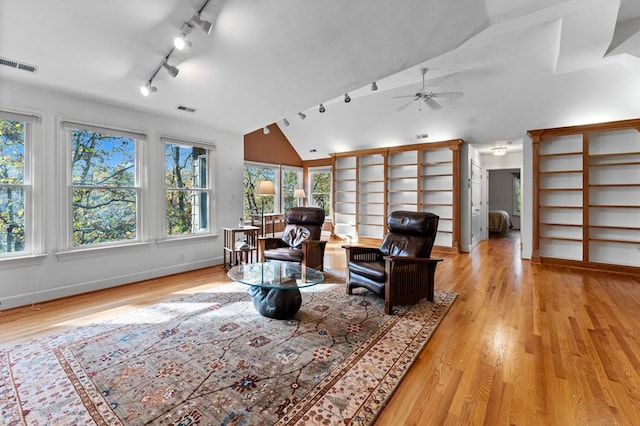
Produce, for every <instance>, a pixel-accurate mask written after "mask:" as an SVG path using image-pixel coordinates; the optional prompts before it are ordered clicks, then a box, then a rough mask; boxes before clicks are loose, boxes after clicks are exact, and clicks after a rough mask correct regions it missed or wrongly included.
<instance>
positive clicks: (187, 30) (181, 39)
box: [140, 0, 266, 134]
mask: <svg viewBox="0 0 640 426" xmlns="http://www.w3.org/2000/svg"><path fill="white" fill-rule="evenodd" d="M207 4H209V0H204V1H203V3H202V5H201V6H200V8H199V9H197V10H196V11H195V13H194V15H193V16H192V17H191V19H190V20H188V21H186V22H183V24H182V27H181V28H180V34H179V35H178V36H177V37H176V38H174V39H173V47H171V49H169V52H168V53H167V54H166V56H165V57H164V58H162V61H161V62H160V64H158V65H157V66H156V67H155V69H154V71H153V73H152V74H151V77H149V79H148V80H147V84H146V85H145V86H143V87H141V88H140V93H142V95H143V96H149V95H150V94H151V93H154V92H157V91H158V89H157V88H156V87H153V86H151V82H152V81H153V79H154V78H155V77H156V75H157V74H158V72H160V69H161V68H164V69H166V70H167V72H168V73H169V75H171V77H173V78H175V77H176V76H177V75H178V73H179V72H180V70H179V69H178V68H177V67H175V66H173V65H169V58H170V57H171V54H172V53H173V52H174V51H175V49H178V50H182V49H184V48H186V47H191V46H192V44H191V42H190V41H189V40H187V38H186V36H187V35H189V34H191V32H192V31H193V28H194V27H195V26H196V25H197V26H199V27H200V28H201V29H202V30H203V31H204V32H205V33H207V34H209V33H210V32H211V30H212V29H213V24H212V23H211V22H209V21H206V20H204V19H202V18H201V17H200V16H201V14H202V11H203V10H204V8H205V7H207ZM265 134H266V133H265Z"/></svg>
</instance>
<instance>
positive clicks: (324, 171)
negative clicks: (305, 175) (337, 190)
mask: <svg viewBox="0 0 640 426" xmlns="http://www.w3.org/2000/svg"><path fill="white" fill-rule="evenodd" d="M307 197H308V201H307V203H308V205H310V206H315V207H321V208H323V209H324V214H325V215H326V216H327V217H331V168H326V167H323V168H320V167H317V168H310V169H309V191H307Z"/></svg>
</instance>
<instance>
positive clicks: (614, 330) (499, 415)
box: [0, 233, 640, 426]
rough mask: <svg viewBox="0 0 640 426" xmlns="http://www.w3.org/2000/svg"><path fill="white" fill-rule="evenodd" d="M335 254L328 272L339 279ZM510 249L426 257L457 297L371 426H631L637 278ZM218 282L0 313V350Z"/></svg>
mask: <svg viewBox="0 0 640 426" xmlns="http://www.w3.org/2000/svg"><path fill="white" fill-rule="evenodd" d="M341 245H342V243H341V242H338V241H331V242H330V243H329V244H328V245H327V250H326V256H325V264H326V265H327V266H326V267H327V269H332V268H333V269H342V270H343V269H344V267H345V254H344V250H343V249H342V248H341ZM519 245H520V241H519V236H518V234H517V233H510V234H509V236H508V237H506V238H490V239H489V240H488V241H484V242H482V243H480V244H479V245H478V246H477V247H475V248H474V249H473V250H472V252H471V253H462V254H460V255H455V254H452V253H434V257H442V258H443V259H444V261H443V262H441V263H440V264H439V265H438V269H437V272H436V287H437V288H440V289H444V290H450V291H455V292H456V293H458V298H457V299H456V301H455V303H454V304H453V306H452V307H451V310H450V312H449V314H448V315H447V316H446V317H445V318H444V320H443V321H442V323H441V324H440V326H439V327H438V329H437V330H436V331H435V333H434V334H433V336H432V338H431V340H430V341H429V343H428V344H427V346H426V348H425V349H424V350H423V352H422V353H421V354H420V356H419V357H418V359H417V360H416V362H415V363H414V365H413V366H412V368H411V370H410V372H409V373H408V374H407V376H406V377H405V379H404V380H403V382H402V383H401V384H400V386H399V387H398V389H397V390H396V392H395V394H394V395H393V397H392V398H391V400H390V401H389V403H388V405H387V407H386V408H385V410H384V411H383V412H382V414H381V415H380V417H379V418H378V420H377V422H376V425H377V426H388V425H392V426H396V425H400V424H402V425H443V424H445V425H446V424H451V425H460V424H474V425H475V424H478V425H480V424H484V425H540V424H544V425H562V426H564V425H573V424H584V425H591V424H597V425H637V424H640V410H638V407H640V309H639V307H640V277H638V276H633V275H625V274H614V273H606V272H597V271H588V270H580V269H570V268H566V267H557V266H556V267H554V266H546V265H545V266H543V265H533V264H531V263H529V262H528V261H523V260H521V259H520V258H519V252H518V249H519ZM229 281H230V280H229V279H228V278H227V276H226V273H225V272H224V271H223V270H222V268H220V267H214V268H206V269H201V270H198V271H191V272H186V273H183V274H176V275H172V276H168V277H162V278H158V279H154V280H148V281H143V282H139V283H135V284H131V285H125V286H121V287H117V288H113V289H108V290H101V291H96V292H93V293H90V294H85V295H80V296H74V297H70V298H66V299H61V300H56V301H52V302H47V303H40V304H35V305H34V306H26V307H22V308H17V309H13V310H7V311H0V345H2V346H5V345H11V344H14V343H17V342H21V341H26V340H29V339H32V338H34V337H37V336H40V335H43V334H47V333H54V332H59V331H61V330H64V329H68V328H72V327H76V326H80V325H82V324H86V323H88V322H91V321H101V320H104V319H105V318H110V317H112V316H114V315H118V314H121V313H126V312H129V311H131V310H135V309H137V308H138V307H140V306H145V305H148V304H152V303H156V302H158V301H160V300H162V299H164V298H166V297H171V296H173V295H176V294H189V293H193V292H199V291H206V290H207V289H210V288H212V287H215V286H219V285H222V284H225V283H228V282H229ZM345 297H347V296H346V295H345Z"/></svg>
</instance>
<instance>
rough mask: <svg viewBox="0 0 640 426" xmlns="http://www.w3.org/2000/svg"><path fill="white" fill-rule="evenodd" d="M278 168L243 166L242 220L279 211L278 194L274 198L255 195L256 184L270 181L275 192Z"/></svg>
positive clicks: (278, 174) (277, 183)
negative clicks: (263, 213) (253, 215)
mask: <svg viewBox="0 0 640 426" xmlns="http://www.w3.org/2000/svg"><path fill="white" fill-rule="evenodd" d="M279 171H280V168H279V167H277V166H276V167H274V166H267V165H260V164H248V163H247V164H245V166H244V218H245V219H248V218H249V217H250V215H252V214H260V213H262V208H263V206H264V212H265V213H277V212H278V211H279V204H278V194H276V195H275V196H268V195H256V189H257V188H258V182H259V181H261V180H270V181H271V182H273V183H274V186H275V188H276V191H277V190H278V188H279V187H280V185H279V176H280V173H279Z"/></svg>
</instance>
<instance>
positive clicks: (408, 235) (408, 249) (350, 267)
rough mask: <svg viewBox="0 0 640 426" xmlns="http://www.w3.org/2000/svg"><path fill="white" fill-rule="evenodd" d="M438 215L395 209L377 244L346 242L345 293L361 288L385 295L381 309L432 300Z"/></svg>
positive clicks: (437, 260)
mask: <svg viewBox="0 0 640 426" xmlns="http://www.w3.org/2000/svg"><path fill="white" fill-rule="evenodd" d="M439 219H440V218H439V216H437V215H435V214H433V213H426V212H410V211H395V212H393V213H391V214H390V215H389V217H388V218H387V229H388V230H389V232H388V233H387V234H386V235H385V237H384V240H383V241H382V244H381V245H380V247H359V246H351V245H346V246H343V247H344V248H345V249H346V254H347V294H352V290H353V289H354V288H356V287H364V288H367V289H369V290H371V291H372V292H374V293H376V294H377V295H378V296H380V297H384V311H385V313H387V314H391V313H393V306H394V305H399V304H407V303H415V302H417V301H418V300H420V299H422V298H424V297H426V298H427V300H429V301H433V296H434V288H433V284H434V278H435V272H436V266H437V264H438V262H441V261H442V259H432V258H431V257H430V256H431V249H432V248H433V242H434V240H435V238H436V232H437V231H438V220H439Z"/></svg>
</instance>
